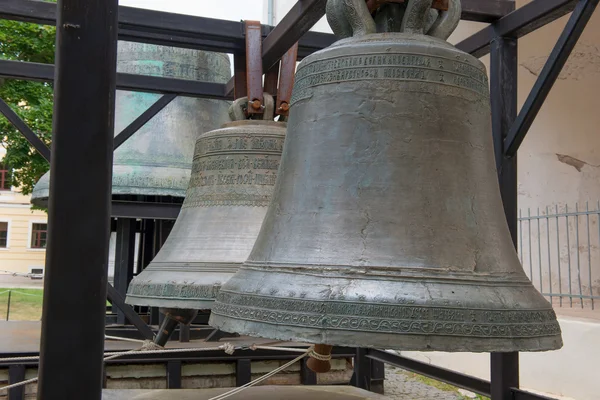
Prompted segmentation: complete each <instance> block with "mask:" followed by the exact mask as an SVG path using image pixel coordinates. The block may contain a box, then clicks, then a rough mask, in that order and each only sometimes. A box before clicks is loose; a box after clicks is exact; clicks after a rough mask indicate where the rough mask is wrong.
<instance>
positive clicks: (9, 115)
mask: <svg viewBox="0 0 600 400" xmlns="http://www.w3.org/2000/svg"><path fill="white" fill-rule="evenodd" d="M0 113H2V114H3V115H4V116H5V117H6V119H8V121H9V122H10V123H11V124H12V125H13V126H14V127H15V129H17V130H18V131H19V132H21V134H22V135H23V136H24V137H25V139H27V141H28V142H29V143H30V144H31V145H32V146H33V147H34V148H35V149H36V150H37V152H38V153H40V155H41V156H42V157H44V158H45V159H46V161H48V162H50V149H49V148H48V146H46V144H45V143H44V142H42V140H41V139H40V138H39V137H37V135H36V134H35V133H34V132H33V131H32V130H31V129H30V128H29V127H28V126H27V124H26V123H25V121H23V120H22V119H21V117H19V116H18V115H17V113H16V112H14V111H13V109H12V108H10V106H9V105H8V104H6V102H5V101H4V100H2V99H0Z"/></svg>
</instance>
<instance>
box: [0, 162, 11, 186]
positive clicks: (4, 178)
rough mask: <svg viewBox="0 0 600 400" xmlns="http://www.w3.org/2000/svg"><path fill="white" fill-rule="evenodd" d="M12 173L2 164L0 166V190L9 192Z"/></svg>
mask: <svg viewBox="0 0 600 400" xmlns="http://www.w3.org/2000/svg"><path fill="white" fill-rule="evenodd" d="M11 175H12V171H11V170H10V169H9V168H8V167H7V166H6V165H4V164H0V190H10V187H11V179H10V178H11Z"/></svg>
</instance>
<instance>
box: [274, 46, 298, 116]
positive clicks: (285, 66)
mask: <svg viewBox="0 0 600 400" xmlns="http://www.w3.org/2000/svg"><path fill="white" fill-rule="evenodd" d="M297 58H298V42H296V43H295V44H294V45H293V46H292V48H291V49H289V50H288V51H287V53H285V55H284V56H283V58H282V59H281V71H280V73H279V89H278V90H277V106H276V107H275V114H277V115H283V116H285V117H287V116H288V114H289V110H290V99H291V97H292V88H293V87H294V75H295V74H296V60H297Z"/></svg>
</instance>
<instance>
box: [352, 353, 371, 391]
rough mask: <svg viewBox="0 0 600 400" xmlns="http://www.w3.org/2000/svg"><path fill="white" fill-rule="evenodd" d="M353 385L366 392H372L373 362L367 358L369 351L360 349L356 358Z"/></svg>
mask: <svg viewBox="0 0 600 400" xmlns="http://www.w3.org/2000/svg"><path fill="white" fill-rule="evenodd" d="M353 379H354V382H353V385H354V386H356V387H358V388H360V389H365V390H371V360H370V359H369V358H368V357H367V349H363V348H360V347H358V348H357V349H356V355H355V356H354V378H353Z"/></svg>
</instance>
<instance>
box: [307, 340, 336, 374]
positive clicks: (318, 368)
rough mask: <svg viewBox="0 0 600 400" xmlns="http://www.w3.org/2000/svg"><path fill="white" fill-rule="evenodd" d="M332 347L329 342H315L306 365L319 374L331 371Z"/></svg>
mask: <svg viewBox="0 0 600 400" xmlns="http://www.w3.org/2000/svg"><path fill="white" fill-rule="evenodd" d="M331 349H333V346H330V345H328V344H315V347H314V348H313V350H312V351H311V352H310V353H309V354H308V356H309V357H310V358H309V359H308V361H307V362H306V366H307V367H308V368H309V369H310V370H311V371H313V372H316V373H317V374H322V373H324V372H329V370H330V369H331Z"/></svg>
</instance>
